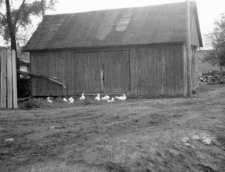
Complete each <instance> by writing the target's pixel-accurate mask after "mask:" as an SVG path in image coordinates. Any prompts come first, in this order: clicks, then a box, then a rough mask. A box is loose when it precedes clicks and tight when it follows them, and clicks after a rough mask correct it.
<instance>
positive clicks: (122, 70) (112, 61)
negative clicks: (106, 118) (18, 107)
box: [31, 50, 130, 96]
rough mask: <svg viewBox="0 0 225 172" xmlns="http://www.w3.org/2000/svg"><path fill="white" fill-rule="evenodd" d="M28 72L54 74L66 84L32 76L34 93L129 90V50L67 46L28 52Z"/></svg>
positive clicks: (34, 94) (55, 93) (69, 93)
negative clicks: (82, 48) (84, 50)
mask: <svg viewBox="0 0 225 172" xmlns="http://www.w3.org/2000/svg"><path fill="white" fill-rule="evenodd" d="M100 71H102V72H103V73H102V75H103V79H104V81H102V85H103V86H101V72H100ZM31 72H32V73H34V74H39V75H46V76H54V77H57V80H58V81H60V82H62V83H64V84H65V85H66V86H67V89H63V88H62V87H60V86H58V85H56V84H54V83H51V82H49V81H47V80H44V79H42V78H33V79H32V95H33V96H67V95H75V94H77V93H79V94H80V93H82V92H85V93H104V92H105V93H124V92H127V91H130V62H129V52H128V51H101V52H98V51H97V52H96V51H92V52H77V51H72V50H67V51H56V52H37V53H31ZM102 87H103V88H102Z"/></svg>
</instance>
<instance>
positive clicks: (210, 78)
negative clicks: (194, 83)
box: [198, 70, 225, 84]
mask: <svg viewBox="0 0 225 172" xmlns="http://www.w3.org/2000/svg"><path fill="white" fill-rule="evenodd" d="M198 79H199V83H200V84H225V71H218V70H209V71H207V72H203V73H200V74H199V78H198Z"/></svg>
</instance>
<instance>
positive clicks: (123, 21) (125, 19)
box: [116, 14, 132, 32]
mask: <svg viewBox="0 0 225 172" xmlns="http://www.w3.org/2000/svg"><path fill="white" fill-rule="evenodd" d="M131 15H132V14H127V15H124V16H122V17H121V18H120V19H119V21H118V22H117V27H116V31H118V32H122V31H125V30H126V29H127V26H128V24H129V22H130V19H131Z"/></svg>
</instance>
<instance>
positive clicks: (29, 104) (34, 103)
mask: <svg viewBox="0 0 225 172" xmlns="http://www.w3.org/2000/svg"><path fill="white" fill-rule="evenodd" d="M42 102H43V101H42V100H40V99H30V100H28V101H26V102H23V103H21V104H20V106H19V107H20V109H25V110H30V109H36V108H40V107H41V105H42Z"/></svg>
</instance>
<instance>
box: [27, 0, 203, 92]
mask: <svg viewBox="0 0 225 172" xmlns="http://www.w3.org/2000/svg"><path fill="white" fill-rule="evenodd" d="M190 13H191V44H192V86H193V89H194V88H196V86H197V73H196V65H195V53H196V49H197V47H201V46H202V38H201V33H200V27H199V20H198V14H197V6H196V3H195V2H191V4H190ZM185 44H186V4H185V3H183V2H181V3H174V4H165V5H156V6H146V7H135V8H122V9H111V10H101V11H91V12H82V13H73V14H60V15H47V16H45V17H44V19H43V21H42V22H41V24H40V25H39V26H38V28H37V30H36V31H35V32H34V34H33V36H32V37H31V39H30V40H29V42H28V43H27V45H26V46H25V48H24V50H25V51H28V52H30V58H31V72H32V73H34V74H41V75H47V76H54V77H57V79H58V80H59V81H61V82H63V83H64V84H65V85H66V86H67V89H63V88H62V87H60V86H58V85H56V84H54V83H51V82H49V81H47V80H44V79H39V78H32V95H33V96H49V95H52V96H66V95H75V94H79V93H81V92H84V93H127V94H128V95H132V96H157V95H185V94H186V93H187V56H186V47H185Z"/></svg>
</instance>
